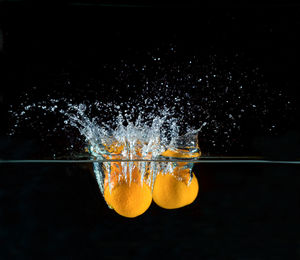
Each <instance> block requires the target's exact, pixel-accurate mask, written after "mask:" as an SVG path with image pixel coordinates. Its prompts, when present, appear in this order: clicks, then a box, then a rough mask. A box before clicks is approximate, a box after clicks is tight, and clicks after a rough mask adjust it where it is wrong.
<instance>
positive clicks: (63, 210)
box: [0, 163, 300, 259]
mask: <svg viewBox="0 0 300 260" xmlns="http://www.w3.org/2000/svg"><path fill="white" fill-rule="evenodd" d="M299 170H300V166H299V165H274V164H261V165H259V164H233V163H231V164H230V163H228V164H216V163H212V164H201V163H196V164H195V166H194V172H195V174H196V176H197V178H198V180H199V185H200V192H199V194H198V197H197V199H196V201H195V202H194V203H193V204H191V205H189V206H186V207H184V208H181V209H177V210H165V209H162V208H159V207H158V206H156V205H155V204H154V203H152V205H151V206H150V208H149V209H148V210H147V211H146V213H144V214H143V215H141V216H139V217H137V218H134V219H127V218H124V217H121V216H119V215H118V214H116V213H115V212H114V211H113V210H110V209H109V208H108V207H107V205H106V203H105V201H104V199H103V198H102V195H101V193H100V191H99V187H98V184H97V182H96V179H95V178H94V176H93V173H92V165H91V164H88V163H87V164H80V163H78V164H76V163H72V164H70V163H69V164H67V163H65V164H63V163H62V164H53V163H52V164H50V163H48V164H47V163H28V164H17V163H15V164H13V163H11V164H0V204H1V209H0V226H1V229H0V241H1V251H0V258H1V259H33V258H34V259H35V258H38V257H43V258H44V257H46V259H48V258H49V259H53V258H55V259H77V258H81V259H83V258H84V259H86V258H93V259H94V258H102V257H104V258H105V259H116V258H119V259H124V258H130V259H144V258H146V259H150V258H152V259H153V258H155V257H158V256H159V257H174V258H177V259H178V258H180V259H181V258H182V259H183V258H191V259H199V258H200V259H297V257H299V256H300V251H299V247H300V240H299V232H300V226H299V217H300V209H299V202H300V200H299V199H300V190H299V183H300V175H299Z"/></svg>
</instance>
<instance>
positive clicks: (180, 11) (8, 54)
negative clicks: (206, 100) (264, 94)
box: [0, 1, 300, 159]
mask: <svg viewBox="0 0 300 260" xmlns="http://www.w3.org/2000/svg"><path fill="white" fill-rule="evenodd" d="M0 12H1V13H0V14H1V17H0V26H1V27H0V29H1V39H0V41H1V44H0V46H1V50H0V55H1V56H0V57H1V59H0V68H1V70H0V71H1V72H0V73H1V90H0V91H1V92H0V105H1V118H3V120H2V124H1V128H0V131H1V135H2V139H3V142H4V143H6V152H4V149H2V154H3V155H2V157H3V158H8V157H10V158H16V156H12V154H13V153H14V151H11V152H10V154H9V155H7V153H8V152H7V149H9V148H7V147H9V146H13V145H12V144H11V142H12V141H11V140H10V139H8V138H7V137H4V134H5V133H7V132H8V129H9V126H8V124H7V123H8V118H9V115H8V113H7V111H8V109H9V105H11V104H18V103H20V102H22V98H23V97H24V93H25V92H28V91H31V90H32V89H33V87H37V88H38V89H39V91H40V93H41V94H40V95H41V99H47V98H46V97H43V95H44V94H45V93H46V92H47V93H51V89H56V90H57V89H60V88H61V89H63V86H64V85H65V84H66V82H67V81H71V82H72V88H71V89H70V91H71V92H73V93H76V94H77V96H79V97H84V96H86V97H87V98H89V95H90V97H92V96H93V92H89V87H88V86H87V82H89V83H91V84H92V85H93V84H94V85H97V82H98V81H97V80H99V79H101V77H104V75H101V73H103V72H101V70H100V69H99V68H100V67H101V66H102V65H103V64H105V63H110V64H113V63H114V62H115V63H118V62H119V61H120V60H121V59H124V58H125V59H126V58H127V59H128V58H129V59H130V56H131V55H136V53H138V51H140V52H141V51H145V50H148V49H149V50H151V49H155V48H156V47H157V46H164V45H167V44H169V43H171V44H174V45H176V48H177V49H178V52H180V53H181V55H182V56H185V55H186V56H188V55H195V54H196V55H198V56H199V57H201V58H203V59H204V60H205V59H207V58H208V57H209V55H216V57H218V59H219V60H222V59H223V57H224V59H229V60H230V59H231V60H232V61H234V62H236V65H234V64H230V65H231V66H232V67H233V68H234V67H236V68H237V70H239V69H240V70H241V71H247V70H249V71H251V70H253V69H255V68H259V70H260V74H261V75H263V76H264V79H263V80H262V83H264V84H265V85H266V87H268V88H269V89H276V90H283V92H284V95H286V96H287V98H288V99H289V100H291V101H292V103H293V107H294V109H293V110H292V111H290V112H288V113H289V114H288V115H287V116H285V118H283V117H282V115H285V114H286V113H287V112H285V111H282V110H281V108H280V107H281V105H279V104H278V107H276V103H275V105H273V108H272V109H273V112H271V114H269V117H270V119H272V120H273V119H274V120H275V122H276V120H277V121H278V120H279V121H280V120H282V122H279V123H280V124H281V126H279V130H278V132H279V135H277V136H276V137H266V135H265V134H264V133H262V131H260V130H258V129H257V127H259V124H257V123H256V122H257V121H256V118H255V116H249V117H248V118H245V119H244V123H243V124H244V125H242V130H241V135H242V139H241V140H240V141H239V142H238V143H237V144H236V146H235V147H234V146H233V148H232V151H230V154H231V155H264V156H267V157H274V158H281V159H286V158H290V159H294V158H298V157H299V153H300V152H299V149H298V147H299V142H300V141H299V140H300V137H299V120H298V117H297V115H298V112H299V95H298V89H299V82H298V71H299V62H298V61H299V57H300V55H299V48H298V46H299V39H298V38H299V37H298V33H299V26H300V25H299V23H300V21H299V6H298V5H297V4H291V3H285V4H283V3H279V2H277V3H273V4H254V3H248V4H244V5H241V4H233V3H227V4H225V3H223V4H221V3H214V4H203V5H201V4H198V5H192V4H185V5H183V4H181V5H175V4H173V5H171V4H169V5H168V4H164V5H162V4H160V5H159V4H156V5H155V4H151V3H149V2H148V3H147V2H144V3H143V4H137V3H132V2H131V3H124V2H121V3H120V4H111V3H106V2H105V3H103V4H99V3H98V4H95V3H90V2H88V3H85V4H83V3H77V2H59V3H58V2H53V3H48V4H46V5H42V4H38V3H37V2H32V3H31V4H29V3H28V2H23V1H19V2H18V1H17V2H14V3H11V2H9V1H8V2H6V1H5V2H3V3H2V4H1V9H0ZM236 55H239V57H238V58H236ZM141 59H143V57H141ZM205 62H207V60H205ZM225 66H226V64H225ZM252 77H255V76H252ZM93 80H94V81H95V82H93ZM103 91H106V92H109V89H105V90H103ZM120 91H121V92H119V93H118V95H115V97H113V98H115V99H117V98H118V96H123V97H126V96H127V95H128V93H127V89H126V88H125V87H124V89H122V88H121V89H120ZM89 93H90V94H89ZM33 101H34V100H33ZM283 109H284V108H283ZM277 118H280V119H277ZM277 123H278V122H277ZM10 127H11V126H10ZM22 135H23V137H24V138H25V139H26V135H28V136H30V135H31V139H32V129H31V128H29V129H27V133H26V131H23V132H22ZM25 141H26V140H25ZM32 141H33V142H36V141H37V140H32ZM18 142H19V144H20V143H22V142H24V140H21V141H18ZM56 142H57V143H60V142H63V138H62V140H58V141H57V140H56ZM219 143H221V142H220V141H219ZM240 144H243V146H244V147H246V148H243V149H242V148H241V145H240ZM205 145H209V143H208V144H206V143H205V141H204V146H205ZM204 148H205V147H204ZM35 149H36V148H35ZM283 150H284V151H285V152H284V153H282V151H283ZM38 152H41V151H39V150H38V149H37V150H36V154H37V153H38ZM20 153H22V152H21V151H20ZM213 153H215V154H216V151H213ZM220 153H224V152H223V151H222V150H220ZM23 155H24V153H23ZM25 157H26V156H24V158H25ZM37 157H38V156H37ZM18 158H20V157H18ZM26 158H28V157H26Z"/></svg>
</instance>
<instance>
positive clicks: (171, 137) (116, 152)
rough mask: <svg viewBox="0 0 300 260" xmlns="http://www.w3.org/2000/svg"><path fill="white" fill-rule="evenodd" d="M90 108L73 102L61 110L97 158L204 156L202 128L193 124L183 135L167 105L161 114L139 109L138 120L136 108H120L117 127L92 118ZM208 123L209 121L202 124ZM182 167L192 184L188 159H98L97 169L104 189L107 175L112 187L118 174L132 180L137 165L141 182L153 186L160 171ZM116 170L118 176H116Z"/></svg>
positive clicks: (170, 172)
mask: <svg viewBox="0 0 300 260" xmlns="http://www.w3.org/2000/svg"><path fill="white" fill-rule="evenodd" d="M96 105H99V103H96ZM86 110H87V106H86V105H84V104H80V105H71V104H69V108H68V110H67V111H63V110H62V111H61V113H64V115H66V116H67V117H68V121H67V123H69V124H70V125H72V126H74V127H75V128H77V129H78V130H79V132H80V133H81V135H82V136H84V137H85V140H86V143H87V144H88V147H87V150H88V151H89V153H90V155H91V156H92V157H94V158H95V159H108V160H138V159H143V160H145V159H147V160H153V159H158V158H160V157H165V158H168V157H178V158H185V160H187V159H191V158H197V157H199V156H200V149H199V146H198V140H197V134H198V132H199V131H200V130H201V128H199V129H191V128H189V129H188V132H187V133H186V134H184V135H180V128H179V126H178V123H177V122H178V118H175V117H173V113H172V112H171V110H169V109H167V108H165V109H164V110H162V111H161V112H160V114H159V115H155V114H147V117H146V119H145V118H144V117H142V116H141V111H139V115H138V117H137V119H136V121H135V122H132V121H130V119H132V115H133V114H134V112H135V111H134V110H131V114H130V115H128V114H125V115H124V116H123V115H122V112H121V111H119V115H118V116H117V118H116V127H115V128H112V127H111V126H110V125H107V124H103V123H102V125H100V122H98V120H97V118H96V117H95V118H92V119H90V118H89V117H88V116H87V115H86ZM205 125H206V122H204V123H203V125H202V126H205ZM202 126H201V127H202ZM178 167H181V168H183V169H187V170H188V172H189V176H190V178H189V180H188V183H187V184H189V183H190V182H191V179H192V167H193V164H188V163H163V162H161V163H157V162H144V161H143V162H133V161H132V162H120V163H116V162H104V163H103V164H100V163H94V172H95V175H96V178H97V181H98V184H99V186H100V190H101V192H102V193H103V192H104V178H105V176H107V182H108V186H109V189H110V190H111V188H112V187H111V186H112V183H111V179H112V178H116V177H117V178H118V179H119V180H120V179H121V178H123V179H125V181H129V183H131V181H132V173H133V171H134V170H135V169H136V170H137V171H138V172H139V173H140V179H141V183H143V182H145V183H146V184H148V185H149V186H151V188H152V189H153V184H154V181H155V178H156V176H157V174H158V173H160V174H173V172H174V170H175V169H176V168H178ZM116 168H117V169H118V170H117V171H116ZM112 169H114V170H112ZM116 172H117V173H116ZM113 174H114V175H116V174H117V175H118V176H114V177H112V175H113ZM176 177H177V178H180V177H179V176H176Z"/></svg>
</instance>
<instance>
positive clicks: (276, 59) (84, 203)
mask: <svg viewBox="0 0 300 260" xmlns="http://www.w3.org/2000/svg"><path fill="white" fill-rule="evenodd" d="M90 3H91V4H80V3H79V4H78V3H74V2H73V3H70V2H68V3H67V2H52V3H48V4H47V5H42V4H41V3H38V2H30V3H29V2H23V1H16V2H7V1H6V2H1V3H0V4H1V5H0V29H1V34H0V73H1V77H0V84H1V85H0V86H1V88H0V105H1V118H2V119H1V122H2V123H1V134H2V137H1V138H2V139H1V140H2V142H1V148H0V150H1V152H2V153H4V152H5V151H7V149H12V150H11V154H13V153H14V151H15V150H14V149H13V148H14V147H15V146H14V147H12V143H10V142H11V141H7V139H6V137H4V133H5V132H6V131H7V120H8V113H7V110H8V106H9V104H11V103H13V102H18V100H17V101H15V97H16V94H20V93H23V91H25V90H28V89H31V88H32V86H33V85H34V84H35V83H36V82H43V83H45V84H40V85H44V87H45V89H46V88H50V89H51V87H52V86H53V84H55V82H56V80H57V81H59V80H60V79H61V78H62V77H65V78H69V77H71V78H72V80H74V81H76V80H77V81H79V82H80V81H84V79H86V78H88V77H93V76H94V75H96V74H97V64H101V63H103V62H105V61H109V62H112V61H114V60H116V61H118V60H119V59H120V57H122V56H123V55H124V53H128V49H132V50H135V49H147V48H151V47H153V46H156V45H157V44H158V43H161V42H170V41H171V42H175V43H176V44H177V45H178V46H179V48H181V49H182V50H184V51H185V52H186V53H187V54H188V53H190V52H191V53H192V52H193V51H198V52H199V53H200V54H201V53H207V52H208V53H216V54H217V55H221V56H222V55H226V56H231V55H232V56H234V55H235V54H236V53H237V52H238V53H241V54H242V56H243V59H244V62H245V63H244V64H243V66H245V67H247V66H249V67H251V66H253V67H256V66H257V67H259V68H260V69H261V71H262V73H263V74H264V75H265V80H266V82H267V83H268V84H269V85H270V86H272V87H274V88H278V89H284V90H285V91H286V92H287V93H288V94H289V95H291V96H292V98H293V99H294V101H295V103H296V104H298V103H299V101H300V100H299V95H297V94H298V89H299V57H300V55H299V54H300V53H299V46H300V42H299V39H298V35H299V28H300V27H299V26H300V13H299V12H300V6H299V5H298V4H291V3H279V2H277V3H273V4H262V3H260V4H254V3H248V4H245V5H241V4H233V3H222V4H218V3H214V4H203V5H200V4H198V5H193V6H191V5H188V4H186V5H177V6H175V5H167V4H166V5H153V4H151V3H145V5H141V4H137V3H132V2H131V3H129V5H128V2H127V3H124V2H123V3H121V5H120V6H118V5H112V4H109V3H108V4H107V3H104V4H94V3H95V2H94V3H92V2H90ZM49 79H50V80H49ZM58 84H59V83H58ZM83 92H84V91H83ZM124 94H125V93H124ZM297 106H298V105H297ZM298 109H299V108H297V107H296V111H295V112H294V114H293V115H291V117H295V118H297V111H299V110H298ZM274 116H276V115H274ZM251 138H252V139H255V136H252V137H251ZM252 139H251V140H252ZM298 147H299V122H298V121H297V120H293V124H291V125H290V126H289V129H288V130H287V131H285V132H284V133H283V134H282V135H280V136H278V137H276V138H275V139H264V140H263V141H262V143H261V144H260V146H259V147H258V148H257V147H256V149H258V151H259V153H261V154H264V153H265V154H266V155H269V156H270V155H271V156H277V157H280V158H281V157H282V156H281V155H282V154H284V155H286V157H288V158H292V157H297V156H299V154H297V153H298V152H299V148H298ZM33 149H34V145H33V144H32V143H31V142H27V143H26V140H25V141H24V147H20V146H19V147H18V149H17V151H18V153H19V156H17V157H22V156H23V157H24V156H25V155H27V154H30V153H31V152H32V150H33ZM249 149H250V148H249ZM16 153H17V152H16ZM279 155H280V156H279ZM196 167H197V168H196V169H195V172H196V173H197V172H198V177H199V180H200V191H201V193H200V194H201V196H199V197H198V198H197V201H196V202H195V203H194V204H192V205H190V206H188V207H186V208H183V209H180V210H176V211H165V210H162V209H159V208H158V207H156V206H155V205H152V206H151V208H150V210H149V211H147V213H146V214H144V215H143V216H141V217H139V218H137V219H133V220H128V219H125V218H122V217H120V216H118V215H117V214H115V213H114V212H113V211H110V210H109V209H108V208H107V207H106V205H105V203H104V201H103V200H102V198H101V196H100V193H99V191H98V187H97V185H96V182H95V179H94V178H93V177H92V175H91V174H90V175H89V174H86V173H87V172H88V171H89V169H87V167H80V166H79V165H73V166H66V165H64V166H51V167H50V166H43V165H36V166H34V165H27V166H24V165H23V166H22V165H1V168H0V174H1V184H0V206H1V208H0V249H1V250H0V258H1V259H38V258H44V259H48V258H49V259H54V258H55V259H77V258H79V259H83V258H91V259H94V258H96V257H97V258H101V257H104V258H105V259H106V258H107V259H115V258H119V259H124V258H130V259H133V258H134V259H141V258H142V259H143V258H161V257H167V256H171V257H174V258H180V259H183V258H184V259H185V258H190V259H199V258H201V259H251V260H254V259H296V258H297V256H296V255H297V254H298V257H299V243H300V241H299V217H300V216H299V191H298V187H299V177H298V175H297V174H298V173H299V169H297V167H291V166H290V167H287V166H285V167H281V168H280V167H275V166H272V167H271V166H270V167H258V166H256V167H254V166H253V167H250V166H243V167H242V166H235V167H233V166H228V167H224V166H221V167H218V166H210V167H208V166H205V167H204V166H201V167H200V166H199V165H198V166H196ZM83 183H84V184H85V185H83ZM297 250H298V251H297Z"/></svg>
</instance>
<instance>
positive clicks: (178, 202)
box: [153, 173, 199, 209]
mask: <svg viewBox="0 0 300 260" xmlns="http://www.w3.org/2000/svg"><path fill="white" fill-rule="evenodd" d="M184 177H186V176H184ZM198 191H199V185H198V180H197V178H196V176H195V174H194V173H193V178H192V181H191V183H188V182H187V181H184V178H183V179H182V178H181V180H179V179H178V175H177V176H176V173H175V174H174V173H173V174H158V175H157V177H156V180H155V183H154V189H153V200H154V202H155V203H156V204H157V205H158V206H160V207H162V208H165V209H177V208H181V207H184V206H186V205H189V204H191V203H192V202H193V201H194V200H195V199H196V197H197V195H198Z"/></svg>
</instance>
